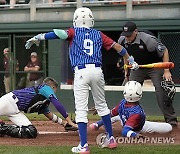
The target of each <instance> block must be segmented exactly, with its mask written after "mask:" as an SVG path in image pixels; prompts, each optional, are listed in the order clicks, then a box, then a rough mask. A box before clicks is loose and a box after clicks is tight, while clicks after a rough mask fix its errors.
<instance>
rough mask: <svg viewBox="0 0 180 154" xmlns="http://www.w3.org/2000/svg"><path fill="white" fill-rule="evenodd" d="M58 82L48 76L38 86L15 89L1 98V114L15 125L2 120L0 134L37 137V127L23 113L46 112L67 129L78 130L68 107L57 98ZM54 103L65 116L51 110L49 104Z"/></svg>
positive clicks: (45, 113)
mask: <svg viewBox="0 0 180 154" xmlns="http://www.w3.org/2000/svg"><path fill="white" fill-rule="evenodd" d="M57 87H58V84H57V82H56V80H54V79H53V78H50V77H47V78H45V79H44V80H43V83H42V84H40V85H38V86H37V87H30V88H24V89H20V90H14V91H12V92H10V93H7V94H6V95H4V96H2V97H1V98H0V116H7V117H8V118H9V120H11V121H12V122H13V123H14V124H15V125H11V124H5V123H4V122H3V121H2V120H1V121H0V136H4V135H8V136H11V137H16V138H36V137H37V129H36V128H35V126H34V125H32V123H31V122H30V121H29V119H28V118H27V117H26V116H25V115H24V114H23V112H22V111H24V112H25V113H34V112H38V114H44V115H45V116H46V117H47V118H48V119H49V120H52V121H53V122H55V123H58V124H60V125H63V126H64V128H65V130H67V131H69V130H72V131H76V130H77V124H75V123H73V122H72V121H71V118H70V117H69V116H68V113H67V112H66V109H65V108H64V106H63V105H62V104H61V103H60V101H59V100H58V99H57V97H56V95H55V92H56V90H57ZM50 103H52V104H53V105H54V107H55V108H56V109H57V110H58V112H59V113H60V114H61V115H62V116H63V117H64V118H65V120H63V119H61V118H60V117H58V116H57V115H55V114H53V113H52V112H50V110H49V109H48V106H49V104H50Z"/></svg>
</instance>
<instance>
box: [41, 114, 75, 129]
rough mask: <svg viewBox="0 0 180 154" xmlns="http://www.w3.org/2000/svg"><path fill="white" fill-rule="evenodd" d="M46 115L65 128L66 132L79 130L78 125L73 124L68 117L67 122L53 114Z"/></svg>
mask: <svg viewBox="0 0 180 154" xmlns="http://www.w3.org/2000/svg"><path fill="white" fill-rule="evenodd" d="M44 115H45V116H46V117H47V118H48V119H49V120H51V121H53V122H55V123H58V124H60V125H62V126H63V127H64V129H65V130H66V131H76V130H78V126H77V124H75V123H74V122H72V120H71V118H70V117H69V116H68V117H67V118H66V120H63V119H61V118H60V117H58V116H57V115H56V114H54V113H52V112H48V113H44Z"/></svg>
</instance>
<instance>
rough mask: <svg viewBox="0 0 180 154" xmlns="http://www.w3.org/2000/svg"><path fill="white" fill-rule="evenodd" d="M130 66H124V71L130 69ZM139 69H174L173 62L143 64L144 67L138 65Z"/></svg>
mask: <svg viewBox="0 0 180 154" xmlns="http://www.w3.org/2000/svg"><path fill="white" fill-rule="evenodd" d="M131 67H132V65H126V64H125V65H124V69H127V68H131ZM139 68H158V69H162V68H163V69H167V68H168V69H170V68H174V63H173V62H159V63H152V64H145V65H139Z"/></svg>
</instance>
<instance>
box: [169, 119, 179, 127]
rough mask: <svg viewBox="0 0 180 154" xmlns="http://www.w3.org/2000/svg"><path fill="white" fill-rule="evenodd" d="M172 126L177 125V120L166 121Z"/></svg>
mask: <svg viewBox="0 0 180 154" xmlns="http://www.w3.org/2000/svg"><path fill="white" fill-rule="evenodd" d="M168 123H169V124H170V125H171V126H172V127H177V126H178V122H177V121H175V120H172V121H169V122H168Z"/></svg>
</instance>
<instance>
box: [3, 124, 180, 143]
mask: <svg viewBox="0 0 180 154" xmlns="http://www.w3.org/2000/svg"><path fill="white" fill-rule="evenodd" d="M89 123H92V121H90V122H89ZM33 124H34V125H35V126H36V128H37V130H38V132H39V135H38V137H37V138H36V139H17V138H11V137H8V136H5V137H1V138H0V145H18V146H46V145H52V146H56V145H70V146H71V145H72V146H73V145H77V144H79V137H78V132H66V131H64V128H63V127H62V126H60V125H58V124H55V123H52V122H51V121H33ZM179 124H180V123H179ZM120 131H121V126H120V123H116V124H113V132H114V136H116V137H117V140H118V143H121V144H129V143H132V144H135V143H136V144H142V143H143V144H167V143H168V144H169V143H170V144H180V126H178V127H176V128H173V131H172V132H171V133H168V134H145V136H147V138H148V140H146V141H145V140H141V141H134V140H133V141H129V140H124V139H123V138H122V137H121V134H120ZM102 132H104V128H101V129H100V130H98V131H93V132H92V131H90V130H89V129H88V142H89V145H95V144H96V142H95V140H96V136H97V135H98V134H100V133H102Z"/></svg>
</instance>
